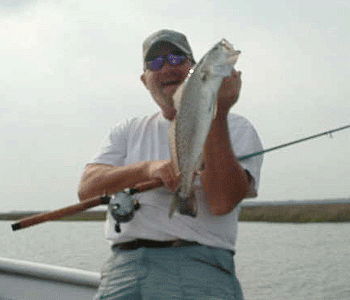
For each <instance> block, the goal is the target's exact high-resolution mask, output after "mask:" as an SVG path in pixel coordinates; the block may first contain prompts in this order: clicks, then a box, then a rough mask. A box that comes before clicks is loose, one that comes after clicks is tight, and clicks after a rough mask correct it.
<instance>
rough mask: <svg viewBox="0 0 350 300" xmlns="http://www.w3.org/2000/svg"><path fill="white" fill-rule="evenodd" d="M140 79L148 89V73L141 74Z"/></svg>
mask: <svg viewBox="0 0 350 300" xmlns="http://www.w3.org/2000/svg"><path fill="white" fill-rule="evenodd" d="M140 79H141V81H142V83H143V84H144V86H145V87H146V89H148V87H147V83H146V75H145V73H143V74H142V75H141V76H140Z"/></svg>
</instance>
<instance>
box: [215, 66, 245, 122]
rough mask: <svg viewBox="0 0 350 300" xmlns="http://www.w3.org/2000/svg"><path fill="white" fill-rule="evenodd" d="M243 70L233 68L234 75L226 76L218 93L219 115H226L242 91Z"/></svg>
mask: <svg viewBox="0 0 350 300" xmlns="http://www.w3.org/2000/svg"><path fill="white" fill-rule="evenodd" d="M241 74H242V73H241V72H240V71H238V72H237V71H235V70H233V72H232V75H231V76H229V77H225V78H224V80H223V81H222V83H221V86H220V90H219V94H218V112H217V113H218V115H219V116H226V115H227V114H228V112H229V110H230V108H231V107H232V106H233V105H234V104H235V103H236V102H237V100H238V97H239V93H240V91H241V86H242V80H241Z"/></svg>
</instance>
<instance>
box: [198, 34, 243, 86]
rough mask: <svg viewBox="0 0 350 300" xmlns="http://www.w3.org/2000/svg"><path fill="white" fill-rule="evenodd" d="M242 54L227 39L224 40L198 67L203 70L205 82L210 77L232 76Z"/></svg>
mask: <svg viewBox="0 0 350 300" xmlns="http://www.w3.org/2000/svg"><path fill="white" fill-rule="evenodd" d="M240 53H241V52H240V51H238V50H235V49H234V48H233V46H232V44H231V43H229V42H228V41H227V40H226V39H222V40H221V41H220V42H218V43H217V44H216V45H215V46H214V47H213V48H212V49H211V50H210V51H209V52H208V53H207V54H206V55H205V56H204V57H203V58H202V60H201V61H200V62H199V63H198V65H197V66H196V67H197V68H198V69H200V70H201V73H202V74H203V76H204V77H203V79H204V80H205V79H207V78H208V77H217V76H219V77H226V76H230V75H231V73H232V70H233V66H234V65H235V63H236V62H237V60H238V56H239V54H240Z"/></svg>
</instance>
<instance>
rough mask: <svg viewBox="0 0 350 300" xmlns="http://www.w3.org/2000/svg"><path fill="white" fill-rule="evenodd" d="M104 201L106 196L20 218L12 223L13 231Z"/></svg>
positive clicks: (79, 210)
mask: <svg viewBox="0 0 350 300" xmlns="http://www.w3.org/2000/svg"><path fill="white" fill-rule="evenodd" d="M104 203H105V199H104V198H98V199H92V200H86V201H82V202H80V203H78V204H74V205H71V206H67V207H64V208H61V209H57V210H54V211H51V212H45V213H40V214H36V215H33V216H30V217H26V218H23V219H21V220H19V221H18V222H17V223H14V224H12V225H11V227H12V230H13V231H16V230H19V229H23V228H27V227H30V226H33V225H36V224H39V223H43V222H46V221H54V220H58V219H61V218H63V217H65V216H69V215H73V214H76V213H79V212H82V211H84V210H86V209H88V208H91V207H94V206H98V205H100V204H104Z"/></svg>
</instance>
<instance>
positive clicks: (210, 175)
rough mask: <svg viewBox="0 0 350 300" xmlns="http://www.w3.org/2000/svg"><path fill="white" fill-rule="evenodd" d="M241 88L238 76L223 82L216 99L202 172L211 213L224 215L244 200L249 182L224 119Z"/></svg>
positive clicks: (233, 75)
mask: <svg viewBox="0 0 350 300" xmlns="http://www.w3.org/2000/svg"><path fill="white" fill-rule="evenodd" d="M240 88H241V73H240V72H233V74H232V76H231V77H229V78H225V79H224V81H223V83H222V85H221V88H220V91H219V95H218V109H217V115H216V118H215V119H214V120H213V123H212V126H211V129H210V132H209V135H208V139H207V142H206V144H205V147H204V156H203V158H204V164H205V169H204V171H203V172H202V173H201V179H202V182H203V188H204V191H205V193H206V197H207V201H208V203H209V205H210V209H211V211H212V213H213V214H215V215H224V214H227V213H229V212H231V211H232V210H233V209H234V207H235V206H236V205H237V204H238V203H239V202H240V201H241V200H242V199H244V198H245V196H246V195H247V193H248V190H249V186H250V183H251V180H252V178H251V177H250V176H249V175H248V174H247V172H246V171H245V170H244V169H243V168H242V167H241V166H240V164H239V161H238V159H237V157H236V156H235V154H234V152H233V149H232V147H231V142H230V136H229V129H228V124H227V115H228V112H229V109H230V108H231V107H232V105H233V104H234V103H235V102H236V101H237V99H238V97H239V92H240Z"/></svg>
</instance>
